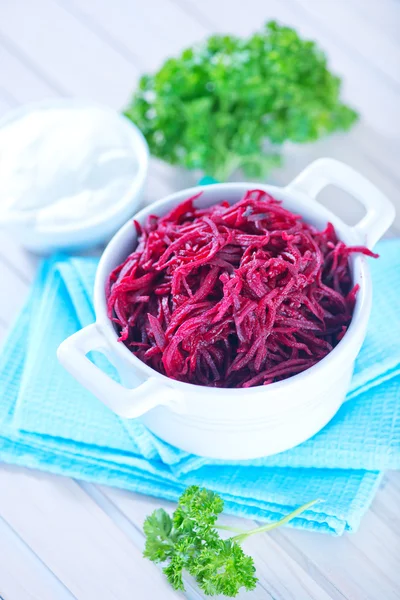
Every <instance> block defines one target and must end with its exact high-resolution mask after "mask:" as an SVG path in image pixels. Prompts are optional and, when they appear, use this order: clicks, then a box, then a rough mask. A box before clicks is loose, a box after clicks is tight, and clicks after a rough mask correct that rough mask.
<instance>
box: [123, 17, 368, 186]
mask: <svg viewBox="0 0 400 600" xmlns="http://www.w3.org/2000/svg"><path fill="white" fill-rule="evenodd" d="M340 84H341V82H340V79H339V78H338V77H336V76H335V75H333V74H332V73H330V71H329V70H328V67H327V60H326V57H325V55H324V54H323V53H322V52H321V50H320V49H319V48H318V47H317V46H316V44H315V43H314V42H312V41H308V40H303V39H301V38H300V37H299V36H298V34H297V33H296V31H295V30H294V29H291V28H289V27H285V26H281V25H278V24H277V23H276V22H274V21H270V22H268V23H267V24H266V25H265V26H264V28H263V29H262V30H261V31H260V32H259V33H255V34H254V35H252V36H251V37H249V38H247V39H242V38H238V37H234V36H219V35H215V36H212V37H210V38H208V39H207V40H206V41H205V42H203V43H201V44H198V45H195V46H194V47H193V48H188V49H186V50H184V51H183V52H182V54H181V56H179V57H178V58H170V59H168V60H167V61H166V62H165V63H164V64H163V66H162V67H161V68H160V70H159V71H158V72H157V73H155V74H154V75H144V76H143V77H142V78H141V80H140V83H139V88H138V89H137V91H136V93H135V94H134V96H133V98H132V101H131V104H130V105H129V106H128V107H127V109H126V110H125V115H126V116H127V117H128V118H130V119H131V120H132V121H134V122H135V123H136V124H137V125H138V127H139V128H140V129H141V130H142V132H143V134H144V135H145V137H146V139H147V142H148V144H149V146H150V150H151V152H152V154H153V155H154V156H157V157H158V158H161V159H163V160H165V161H167V162H169V163H171V164H174V165H180V166H183V167H185V168H188V169H201V170H203V171H204V173H205V174H207V175H210V176H212V177H214V178H216V179H218V180H221V181H224V180H226V179H227V178H228V177H229V175H230V174H231V173H232V172H233V171H234V170H236V169H238V168H241V169H242V170H243V172H244V173H245V175H247V176H249V177H262V176H265V175H266V173H267V172H268V171H269V170H270V168H271V167H272V166H275V165H278V164H279V163H280V155H279V149H280V146H281V145H282V144H283V143H284V142H285V141H291V142H300V143H301V142H310V141H314V140H317V139H318V138H319V137H321V136H322V135H325V134H328V133H331V132H333V131H336V130H340V129H342V130H347V129H349V128H350V126H351V125H352V124H353V123H354V122H355V120H356V119H357V114H356V112H355V111H354V110H352V109H351V108H349V107H348V106H346V105H345V104H342V103H341V102H340V99H339V96H340Z"/></svg>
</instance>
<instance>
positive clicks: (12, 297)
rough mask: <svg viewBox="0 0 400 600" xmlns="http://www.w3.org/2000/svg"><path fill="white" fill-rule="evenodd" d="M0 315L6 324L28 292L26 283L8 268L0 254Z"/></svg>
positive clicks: (15, 313)
mask: <svg viewBox="0 0 400 600" xmlns="http://www.w3.org/2000/svg"><path fill="white" fill-rule="evenodd" d="M0 281H1V293H0V315H1V316H2V320H3V322H6V323H7V324H9V323H11V321H12V320H13V319H14V318H15V317H16V315H17V313H18V311H19V310H20V309H21V308H22V305H23V303H24V301H25V298H26V296H27V293H28V286H27V284H26V283H25V282H24V281H22V279H21V278H20V277H19V276H18V275H17V274H16V273H15V272H14V271H12V270H11V269H10V267H9V266H8V265H7V264H6V263H5V262H4V261H3V260H2V255H1V254H0Z"/></svg>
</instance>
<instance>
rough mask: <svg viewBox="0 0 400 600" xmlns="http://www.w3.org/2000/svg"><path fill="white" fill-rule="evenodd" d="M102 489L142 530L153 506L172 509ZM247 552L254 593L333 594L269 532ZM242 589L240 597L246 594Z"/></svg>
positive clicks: (307, 599) (307, 597)
mask: <svg viewBox="0 0 400 600" xmlns="http://www.w3.org/2000/svg"><path fill="white" fill-rule="evenodd" d="M96 487H97V488H98V489H99V490H100V491H101V493H102V494H103V495H104V496H105V497H106V498H107V499H108V500H110V501H111V502H112V503H113V504H114V505H115V506H116V507H117V508H118V509H119V510H120V511H121V513H122V514H123V515H125V517H126V518H127V519H129V521H130V522H131V523H132V524H133V526H134V527H135V529H136V531H137V532H140V533H141V532H142V525H143V522H144V519H145V518H146V516H147V515H148V514H150V513H151V512H152V511H153V510H155V509H156V508H159V507H163V508H165V510H167V511H169V512H172V511H173V509H174V504H173V503H172V502H166V501H165V500H161V499H156V498H148V497H146V496H141V495H139V494H132V493H129V492H125V491H122V490H115V489H112V488H107V487H105V486H96ZM223 522H224V523H226V524H228V523H229V524H231V525H232V526H236V527H243V528H244V529H246V528H249V529H250V528H251V527H255V526H256V524H255V522H254V521H251V520H247V519H246V520H245V519H235V518H233V517H224V518H223ZM244 549H245V551H246V552H248V553H249V554H251V555H252V556H253V558H254V562H255V565H256V568H257V576H258V577H259V583H258V586H257V589H256V590H255V591H254V592H252V594H251V596H252V598H254V600H256V599H257V598H259V599H260V600H261V599H266V598H273V599H276V600H278V599H279V600H291V599H293V600H312V599H318V600H328V598H330V597H331V596H330V595H329V594H328V593H327V592H326V591H325V590H324V589H323V587H321V586H320V585H319V583H318V582H315V581H314V580H313V578H312V577H311V576H310V575H309V574H308V573H307V572H305V571H304V570H303V569H302V568H301V567H299V565H298V564H296V562H295V561H294V560H293V559H292V558H291V557H290V556H289V555H288V554H287V553H286V552H285V551H284V550H283V549H282V548H280V547H279V546H278V544H277V543H276V542H275V541H274V539H273V538H272V537H271V536H269V535H267V534H263V535H259V536H254V537H252V538H250V539H249V540H247V541H246V543H245V544H244ZM247 597H248V595H247V594H246V593H245V592H242V593H241V594H240V595H239V596H238V598H243V600H244V599H245V598H247Z"/></svg>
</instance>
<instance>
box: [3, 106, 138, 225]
mask: <svg viewBox="0 0 400 600" xmlns="http://www.w3.org/2000/svg"><path fill="white" fill-rule="evenodd" d="M63 106H65V107H68V106H69V107H71V108H72V107H77V108H79V107H80V108H85V107H87V108H90V107H93V108H98V109H99V110H103V111H104V112H107V113H109V114H112V115H114V116H116V117H117V118H118V119H119V120H120V121H121V125H122V126H123V127H126V128H127V129H129V133H130V135H131V137H132V148H133V150H134V156H135V157H136V158H137V161H138V169H137V172H136V174H135V175H134V177H133V179H132V183H131V185H130V186H129V188H128V190H127V191H126V192H125V193H124V194H123V195H122V197H121V198H120V199H119V200H118V201H116V202H115V203H114V204H113V205H112V206H110V207H109V208H108V209H107V210H106V211H101V212H99V214H98V215H96V216H91V217H88V218H86V219H84V220H82V221H80V222H76V223H73V222H72V223H66V224H55V225H51V226H46V227H40V228H35V232H36V233H37V234H39V235H43V236H45V235H55V234H57V233H60V234H64V233H67V234H68V233H71V234H72V233H81V232H86V231H91V230H92V229H96V228H97V227H98V226H99V225H101V224H103V223H105V222H107V221H108V220H110V219H111V218H113V217H114V216H115V215H117V214H118V213H119V212H120V211H121V210H123V208H124V207H125V206H127V205H128V204H129V202H132V198H134V197H135V196H136V195H137V192H138V191H139V190H140V189H141V187H142V186H143V183H144V181H145V179H146V176H147V171H148V164H149V147H148V145H147V142H146V140H145V138H144V136H143V134H142V132H141V131H140V129H139V128H138V127H137V126H136V125H135V124H134V123H133V122H132V121H131V120H130V119H128V118H127V117H125V116H124V115H123V114H121V113H119V112H118V111H116V110H114V109H112V108H110V107H109V106H105V105H103V104H101V103H99V102H94V101H91V100H82V99H79V98H47V99H44V100H40V101H37V102H30V103H28V104H24V105H23V106H18V107H17V108H14V109H11V110H9V111H7V113H6V114H5V115H4V116H3V117H2V118H1V119H0V129H1V128H2V127H3V126H4V125H7V124H8V123H9V122H10V121H12V120H14V119H18V118H19V117H22V116H23V115H25V114H28V113H29V112H31V111H34V110H45V109H46V108H57V107H63ZM19 229H20V230H21V231H23V230H24V229H26V226H24V225H21V226H19ZM29 229H31V228H29Z"/></svg>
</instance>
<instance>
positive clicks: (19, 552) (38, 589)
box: [0, 518, 73, 600]
mask: <svg viewBox="0 0 400 600" xmlns="http://www.w3.org/2000/svg"><path fill="white" fill-rule="evenodd" d="M0 541H1V549H2V560H0V596H2V597H3V598H5V600H8V599H10V600H55V599H57V600H73V596H72V594H71V593H70V592H69V591H68V590H67V589H66V588H65V587H64V586H63V585H62V583H61V582H60V581H59V580H58V579H57V578H56V577H55V576H54V575H53V574H52V573H51V572H50V571H49V570H48V568H47V567H46V566H45V565H44V564H43V563H42V562H41V561H40V560H39V559H38V557H37V556H36V555H35V554H34V553H33V552H32V551H31V550H30V549H29V548H28V546H26V544H25V543H24V542H23V541H22V540H21V539H20V538H19V537H18V536H17V535H16V533H15V532H14V531H13V530H12V529H11V527H10V526H9V525H8V524H7V523H6V522H5V521H4V520H3V519H1V518H0ZM5 558H6V560H5ZM21 565H23V571H21Z"/></svg>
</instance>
